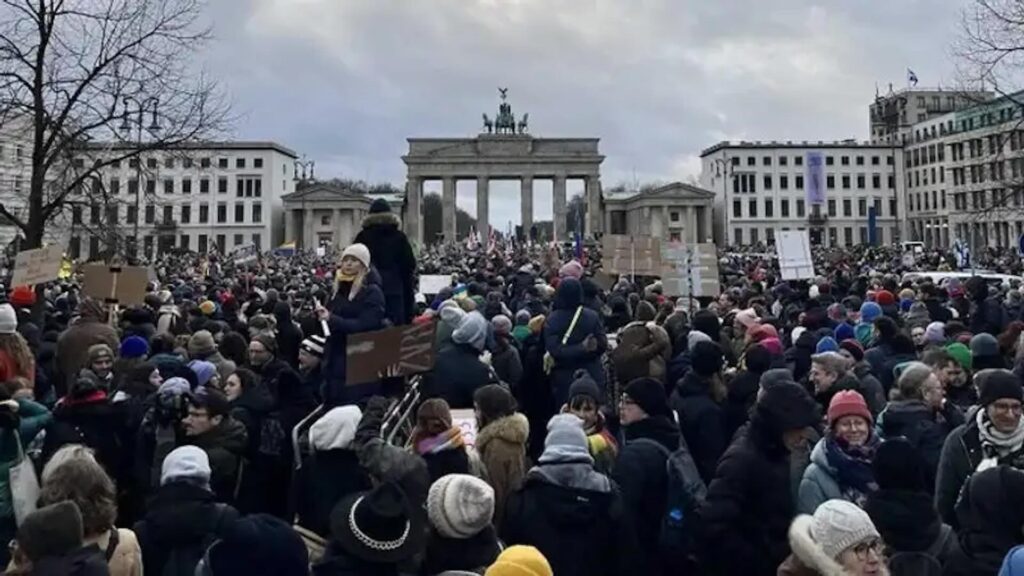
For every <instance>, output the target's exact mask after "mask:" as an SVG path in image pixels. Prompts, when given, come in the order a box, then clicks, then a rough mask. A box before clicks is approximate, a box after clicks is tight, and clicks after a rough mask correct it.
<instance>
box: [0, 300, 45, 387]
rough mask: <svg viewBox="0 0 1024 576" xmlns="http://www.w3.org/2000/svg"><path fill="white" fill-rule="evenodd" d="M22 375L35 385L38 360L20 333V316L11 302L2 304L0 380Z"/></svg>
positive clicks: (0, 320)
mask: <svg viewBox="0 0 1024 576" xmlns="http://www.w3.org/2000/svg"><path fill="white" fill-rule="evenodd" d="M16 377H21V378H25V379H27V380H28V381H29V383H30V384H32V385H33V386H34V385H35V381H36V362H35V358H34V357H33V356H32V350H31V349H29V347H28V342H26V341H25V338H24V337H22V335H21V334H18V316H17V314H16V313H15V311H14V307H12V306H11V305H10V304H0V382H4V381H7V380H11V379H12V378H16Z"/></svg>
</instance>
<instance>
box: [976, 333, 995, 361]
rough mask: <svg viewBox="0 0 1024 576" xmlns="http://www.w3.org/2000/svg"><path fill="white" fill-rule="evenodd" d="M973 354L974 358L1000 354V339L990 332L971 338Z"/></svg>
mask: <svg viewBox="0 0 1024 576" xmlns="http://www.w3.org/2000/svg"><path fill="white" fill-rule="evenodd" d="M971 356H973V357H974V358H981V357H992V356H999V341H998V340H996V337H995V336H993V335H991V334H989V333H988V332H982V333H981V334H976V335H975V336H974V337H973V338H971Z"/></svg>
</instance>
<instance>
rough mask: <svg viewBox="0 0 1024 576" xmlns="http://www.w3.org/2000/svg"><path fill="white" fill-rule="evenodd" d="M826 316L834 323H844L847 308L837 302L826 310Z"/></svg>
mask: <svg viewBox="0 0 1024 576" xmlns="http://www.w3.org/2000/svg"><path fill="white" fill-rule="evenodd" d="M825 314H826V315H827V316H828V318H829V320H832V321H833V322H843V321H844V320H846V306H843V305H842V304H840V303H839V302H836V303H835V304H832V305H830V306H829V307H828V308H827V309H826V311H825Z"/></svg>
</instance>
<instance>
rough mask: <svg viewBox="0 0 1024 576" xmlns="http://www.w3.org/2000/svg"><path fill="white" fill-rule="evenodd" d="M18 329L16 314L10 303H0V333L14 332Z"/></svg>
mask: <svg viewBox="0 0 1024 576" xmlns="http://www.w3.org/2000/svg"><path fill="white" fill-rule="evenodd" d="M17 331H18V314H17V313H15V312H14V307H13V306H11V305H10V304H0V334H14V333H15V332H17Z"/></svg>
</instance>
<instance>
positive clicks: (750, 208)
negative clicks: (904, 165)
mask: <svg viewBox="0 0 1024 576" xmlns="http://www.w3.org/2000/svg"><path fill="white" fill-rule="evenodd" d="M841 200H842V207H843V214H842V215H843V217H845V218H852V217H853V216H854V214H853V199H851V198H842V199H841ZM789 201H790V199H789V198H782V199H781V200H780V202H779V217H780V218H789V217H790V211H789V207H790V203H789ZM760 205H761V202H760V201H759V200H758V199H756V198H751V199H749V200H747V213H746V214H744V213H743V201H742V200H733V201H732V216H733V218H743V217H747V218H761V217H763V218H774V217H775V201H774V199H772V198H765V199H764V212H763V216H761V215H759V210H758V207H759V206H760ZM872 205H873V206H874V208H875V215H876V216H878V217H879V218H882V217H884V216H885V215H884V214H882V199H881V198H877V197H876V198H874V199H873V201H872ZM826 207H827V208H826V209H827V214H828V216H829V217H831V218H835V217H836V216H837V215H838V214H837V211H836V199H835V198H829V199H828V201H827V202H826ZM894 214H896V199H895V198H891V199H890V200H889V214H888V215H889V216H892V215H894ZM804 215H805V203H804V199H803V198H797V199H796V217H797V218H803V217H804ZM856 216H859V217H865V218H866V217H867V216H868V201H867V198H858V199H857V214H856Z"/></svg>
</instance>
